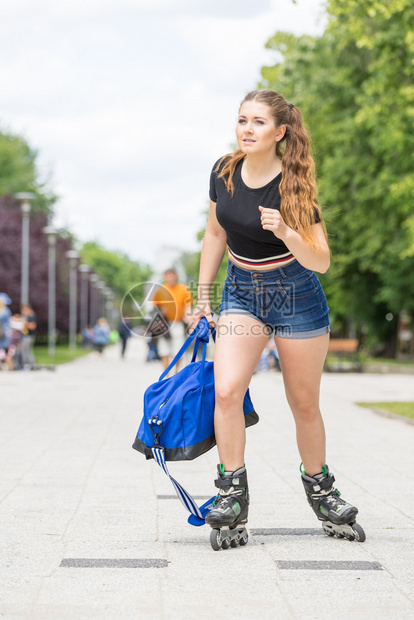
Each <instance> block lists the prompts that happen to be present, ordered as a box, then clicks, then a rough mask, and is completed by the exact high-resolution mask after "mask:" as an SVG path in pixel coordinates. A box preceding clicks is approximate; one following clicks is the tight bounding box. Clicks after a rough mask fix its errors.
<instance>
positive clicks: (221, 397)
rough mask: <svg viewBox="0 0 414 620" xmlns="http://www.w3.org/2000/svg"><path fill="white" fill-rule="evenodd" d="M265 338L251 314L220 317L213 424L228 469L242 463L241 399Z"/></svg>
mask: <svg viewBox="0 0 414 620" xmlns="http://www.w3.org/2000/svg"><path fill="white" fill-rule="evenodd" d="M268 340H269V335H268V333H267V331H266V328H265V326H264V325H263V324H262V323H260V321H257V320H256V319H253V318H252V317H250V316H246V315H243V314H227V315H223V316H221V317H220V319H219V322H218V325H217V338H216V348H215V353H214V376H215V389H216V407H215V415H214V427H215V434H216V441H217V447H218V452H219V458H220V462H221V463H222V464H223V466H224V469H226V470H228V471H235V470H236V469H238V468H239V467H243V465H244V448H245V443H246V429H245V422H244V415H243V399H244V395H245V393H246V390H247V388H248V387H249V383H250V380H251V378H252V375H253V372H254V369H255V368H256V366H257V363H258V361H259V359H260V355H261V354H262V352H263V349H264V347H265V346H266V343H267V342H268Z"/></svg>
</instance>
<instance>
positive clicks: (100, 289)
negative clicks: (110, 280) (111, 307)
mask: <svg viewBox="0 0 414 620" xmlns="http://www.w3.org/2000/svg"><path fill="white" fill-rule="evenodd" d="M96 288H97V289H98V300H99V301H98V308H99V310H98V314H99V316H104V314H105V302H104V288H105V282H102V280H99V281H98V282H97V283H96Z"/></svg>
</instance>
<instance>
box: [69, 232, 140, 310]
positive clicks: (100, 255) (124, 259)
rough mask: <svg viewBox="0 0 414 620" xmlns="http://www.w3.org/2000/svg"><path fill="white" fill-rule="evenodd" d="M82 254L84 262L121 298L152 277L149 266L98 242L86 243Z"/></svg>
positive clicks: (81, 250)
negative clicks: (108, 248)
mask: <svg viewBox="0 0 414 620" xmlns="http://www.w3.org/2000/svg"><path fill="white" fill-rule="evenodd" d="M80 254H81V256H82V262H84V263H86V264H87V265H90V266H91V267H92V269H93V271H95V273H97V274H98V275H99V276H100V277H101V278H102V280H103V281H104V282H105V284H106V285H107V286H108V287H109V288H110V289H111V290H112V291H113V292H114V293H115V294H116V295H117V297H119V298H122V297H123V296H124V295H125V293H126V292H127V291H129V290H130V289H131V288H133V287H135V286H136V285H140V284H143V283H144V282H146V281H147V280H148V278H149V277H150V275H151V268H150V267H149V265H143V264H141V263H139V262H137V261H133V260H131V259H130V258H129V257H128V256H127V255H126V254H124V253H122V252H112V251H110V250H107V249H105V248H104V247H102V246H101V245H99V244H98V243H97V242H96V241H88V242H87V243H84V244H83V246H82V247H81V248H80ZM142 290H143V289H142Z"/></svg>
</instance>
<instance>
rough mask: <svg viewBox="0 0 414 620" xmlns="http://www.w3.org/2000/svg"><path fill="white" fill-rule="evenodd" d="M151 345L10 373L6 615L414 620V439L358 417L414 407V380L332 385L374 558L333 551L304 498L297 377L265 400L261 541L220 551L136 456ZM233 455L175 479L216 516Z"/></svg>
mask: <svg viewBox="0 0 414 620" xmlns="http://www.w3.org/2000/svg"><path fill="white" fill-rule="evenodd" d="M145 356H146V346H145V343H144V342H143V341H141V340H138V339H137V340H132V341H130V343H129V349H128V351H127V358H126V359H125V360H123V361H122V360H121V359H120V358H119V349H118V348H117V347H116V346H115V347H111V348H109V349H108V350H107V351H106V352H105V355H104V357H103V359H99V358H98V357H97V356H96V355H95V354H91V355H90V356H87V357H86V358H82V359H79V360H77V361H76V362H73V363H71V364H68V365H65V366H61V367H59V368H58V369H57V370H56V372H55V373H49V372H42V371H38V372H16V373H8V372H2V373H0V523H1V527H0V617H1V618H7V619H8V618H10V619H19V618H22V619H23V618H24V619H33V620H35V619H39V620H49V619H53V620H61V619H62V620H63V619H68V620H72V619H75V618H76V619H77V620H79V619H80V620H82V619H85V620H86V619H89V618H91V619H92V618H94V619H95V618H96V619H102V618H104V619H118V618H120V619H124V618H125V619H129V618H138V619H143V620H146V619H148V620H158V619H160V620H169V619H171V620H175V619H178V620H181V619H182V620H187V619H188V620H190V619H191V620H193V619H194V618H210V617H212V616H214V617H216V616H217V615H219V616H223V615H226V614H231V617H237V618H241V619H243V620H244V619H246V620H247V619H250V618H252V619H256V618H257V619H259V618H260V620H267V619H269V620H270V619H273V618H277V619H280V620H291V619H292V620H305V619H306V620H308V619H310V620H312V619H313V618H315V619H316V618H318V619H319V618H320V617H331V616H332V617H335V619H337V620H342V619H345V618H346V619H347V620H349V618H352V619H356V620H362V619H365V618H379V619H382V618H383V619H384V620H385V619H386V620H390V619H391V620H394V619H396V620H406V619H407V620H413V619H414V585H413V584H414V561H413V558H414V522H413V521H414V519H413V514H414V487H413V484H412V473H411V472H412V468H413V456H412V455H413V446H414V426H410V425H407V424H404V423H403V422H401V421H399V420H394V419H389V418H384V417H380V416H378V415H377V414H375V413H374V412H372V411H370V410H368V409H363V408H360V407H358V406H357V405H356V404H355V403H356V402H358V401H380V400H413V399H414V379H413V377H412V376H410V375H374V374H351V373H350V374H333V373H329V374H326V375H324V377H323V381H322V390H321V408H322V411H323V414H324V419H325V424H326V430H327V438H328V463H329V464H330V467H331V469H332V470H333V471H334V473H335V476H336V480H337V485H338V487H339V489H340V490H341V492H342V494H343V496H344V497H345V499H348V500H349V501H352V502H353V503H355V504H356V505H357V506H358V507H359V515H358V522H359V523H360V524H361V525H362V526H363V527H364V529H365V531H366V534H367V540H366V542H365V543H362V544H361V543H356V542H349V541H346V540H339V539H337V538H330V537H328V536H325V535H324V534H323V533H322V530H321V528H320V526H319V524H318V522H317V521H316V519H315V516H314V515H313V512H312V511H311V510H310V508H309V506H308V504H307V502H306V498H305V496H304V492H303V487H302V483H301V481H300V476H299V460H300V459H299V456H298V452H297V448H296V443H295V428H294V423H293V419H292V416H291V413H290V411H289V407H288V405H287V402H286V399H285V396H284V391H283V380H282V376H281V374H280V373H276V372H268V373H259V374H256V375H255V376H254V377H253V380H252V384H251V394H252V399H253V402H254V404H255V408H256V410H257V411H258V412H259V415H260V418H261V420H260V423H259V424H258V425H256V426H255V427H252V428H250V429H248V431H247V434H248V443H247V450H246V464H247V467H248V471H249V483H250V490H251V509H250V514H249V527H250V528H251V532H250V538H249V543H248V545H247V546H245V547H243V548H242V547H237V548H235V549H229V550H226V551H223V550H221V551H219V552H214V551H213V550H212V549H211V547H210V544H209V541H208V538H209V529H208V528H207V527H206V526H204V527H202V528H194V527H191V526H190V525H188V523H187V514H186V512H185V511H184V509H183V507H182V505H181V503H180V502H179V501H178V500H177V499H174V496H173V489H172V486H171V484H170V482H169V481H168V479H167V478H166V477H165V476H164V474H163V473H162V471H161V470H160V469H159V468H158V466H157V465H156V464H155V463H154V462H153V461H146V460H145V459H144V457H143V456H142V455H141V454H138V453H137V452H135V451H133V450H132V448H131V445H132V442H133V439H134V436H135V433H136V430H137V428H138V423H139V420H140V417H141V413H142V410H141V407H142V396H143V393H144V390H145V388H146V387H147V386H148V385H149V384H150V383H151V382H153V381H155V380H156V379H157V378H158V376H159V374H160V372H161V369H160V366H159V364H158V363H153V364H147V363H145ZM216 459H217V455H216V451H215V450H211V451H210V452H208V453H207V454H205V455H203V456H202V457H200V458H199V459H197V460H195V461H192V462H186V463H172V464H171V465H170V471H171V473H172V475H173V476H174V477H176V478H177V479H178V480H179V481H180V482H181V483H182V484H183V485H184V486H185V487H186V488H187V489H188V490H189V491H190V492H191V493H193V494H194V495H195V496H198V497H200V498H202V499H200V500H199V501H200V503H202V502H203V501H204V498H208V497H210V496H211V495H213V494H214V493H215V487H214V484H213V480H214V476H215V468H216Z"/></svg>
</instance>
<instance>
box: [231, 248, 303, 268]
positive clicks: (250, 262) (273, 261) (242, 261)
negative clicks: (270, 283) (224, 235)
mask: <svg viewBox="0 0 414 620" xmlns="http://www.w3.org/2000/svg"><path fill="white" fill-rule="evenodd" d="M228 250H229V257H230V258H231V260H232V261H233V262H234V263H236V265H240V266H245V267H259V268H260V267H269V266H273V265H274V266H276V267H277V266H278V265H286V264H287V263H290V262H292V261H294V260H295V257H294V256H293V254H292V253H291V252H288V253H287V254H281V255H280V256H269V257H268V258H259V259H256V258H245V257H244V256H238V255H237V254H235V253H234V252H232V251H231V250H230V248H228Z"/></svg>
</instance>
